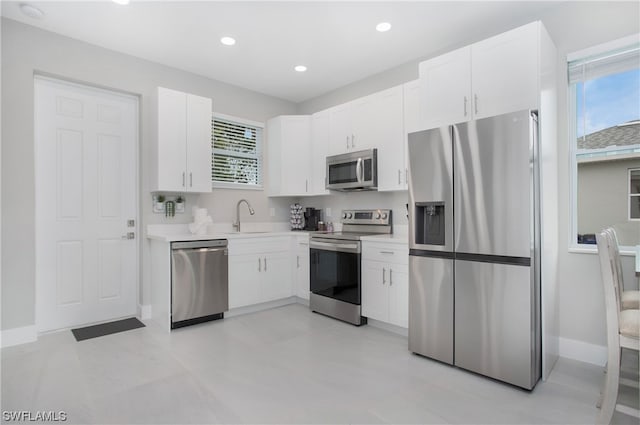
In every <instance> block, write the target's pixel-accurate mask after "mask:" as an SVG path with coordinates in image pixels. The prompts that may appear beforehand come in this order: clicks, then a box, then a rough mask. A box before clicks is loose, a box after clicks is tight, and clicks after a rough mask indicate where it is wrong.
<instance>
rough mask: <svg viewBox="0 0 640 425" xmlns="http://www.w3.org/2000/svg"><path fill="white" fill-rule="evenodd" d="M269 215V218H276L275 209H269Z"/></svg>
mask: <svg viewBox="0 0 640 425" xmlns="http://www.w3.org/2000/svg"><path fill="white" fill-rule="evenodd" d="M269 215H270V216H271V217H275V216H276V209H275V208H269Z"/></svg>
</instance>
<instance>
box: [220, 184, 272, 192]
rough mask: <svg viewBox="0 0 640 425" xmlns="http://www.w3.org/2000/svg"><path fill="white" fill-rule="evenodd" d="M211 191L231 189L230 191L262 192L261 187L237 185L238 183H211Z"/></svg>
mask: <svg viewBox="0 0 640 425" xmlns="http://www.w3.org/2000/svg"><path fill="white" fill-rule="evenodd" d="M211 187H212V188H213V189H231V190H264V187H263V186H255V185H247V184H239V183H212V184H211Z"/></svg>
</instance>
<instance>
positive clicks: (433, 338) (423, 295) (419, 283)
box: [409, 255, 453, 364]
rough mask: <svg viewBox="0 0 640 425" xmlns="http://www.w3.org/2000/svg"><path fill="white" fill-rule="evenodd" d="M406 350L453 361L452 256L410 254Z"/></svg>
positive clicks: (443, 360)
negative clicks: (407, 344)
mask: <svg viewBox="0 0 640 425" xmlns="http://www.w3.org/2000/svg"><path fill="white" fill-rule="evenodd" d="M409 351H411V352H414V353H417V354H421V355H423V356H427V357H430V358H432V359H436V360H439V361H441V362H445V363H449V364H453V259H451V258H437V257H436V258H434V257H425V256H419V255H410V256H409Z"/></svg>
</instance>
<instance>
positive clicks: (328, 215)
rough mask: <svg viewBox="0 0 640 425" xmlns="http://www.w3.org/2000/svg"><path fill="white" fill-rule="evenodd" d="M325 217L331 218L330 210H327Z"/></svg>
mask: <svg viewBox="0 0 640 425" xmlns="http://www.w3.org/2000/svg"><path fill="white" fill-rule="evenodd" d="M326 216H327V217H331V208H327V214H326Z"/></svg>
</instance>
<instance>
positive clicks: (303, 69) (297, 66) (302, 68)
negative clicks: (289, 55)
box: [293, 65, 307, 72]
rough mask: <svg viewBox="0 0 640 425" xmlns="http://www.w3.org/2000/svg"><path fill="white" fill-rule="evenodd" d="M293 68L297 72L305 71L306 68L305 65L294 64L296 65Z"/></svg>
mask: <svg viewBox="0 0 640 425" xmlns="http://www.w3.org/2000/svg"><path fill="white" fill-rule="evenodd" d="M293 69H295V70H296V71H298V72H305V71H306V70H307V67H306V66H304V65H296V67H295V68H293Z"/></svg>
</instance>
